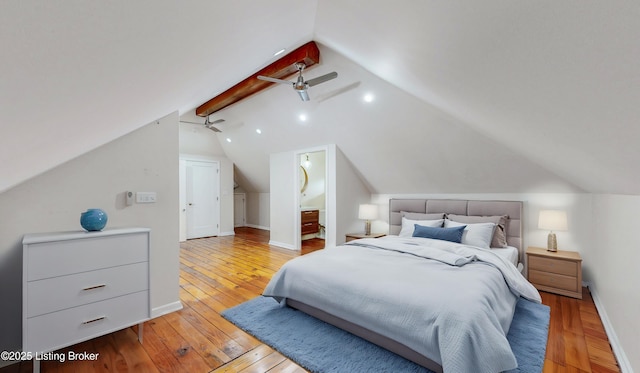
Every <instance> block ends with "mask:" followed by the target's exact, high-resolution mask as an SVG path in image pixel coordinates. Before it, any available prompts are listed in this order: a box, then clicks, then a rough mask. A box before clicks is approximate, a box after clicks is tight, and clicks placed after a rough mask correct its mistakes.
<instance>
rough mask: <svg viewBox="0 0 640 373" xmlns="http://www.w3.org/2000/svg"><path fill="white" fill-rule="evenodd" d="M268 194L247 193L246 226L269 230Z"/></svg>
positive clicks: (269, 209) (269, 197)
mask: <svg viewBox="0 0 640 373" xmlns="http://www.w3.org/2000/svg"><path fill="white" fill-rule="evenodd" d="M270 199H271V195H270V193H247V226H248V227H251V228H258V229H266V230H268V229H270V225H271V223H270V217H271V216H270V215H271V208H270V207H269V204H270V202H271V201H270Z"/></svg>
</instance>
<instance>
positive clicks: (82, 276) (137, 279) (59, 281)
mask: <svg viewBox="0 0 640 373" xmlns="http://www.w3.org/2000/svg"><path fill="white" fill-rule="evenodd" d="M148 268H149V266H148V263H147V262H142V263H135V264H129V265H125V266H118V267H112V268H105V269H99V270H95V271H91V272H82V273H77V274H73V275H67V276H60V277H53V278H48V279H44V280H38V281H30V282H28V283H27V302H26V305H27V309H26V310H23V312H26V314H27V317H33V316H38V315H42V314H45V313H49V312H54V311H59V310H62V309H65V308H71V307H76V306H80V305H83V304H87V303H93V302H97V301H101V300H105V299H109V298H114V297H117V296H120V295H124V294H130V293H135V292H139V291H143V290H147V289H148V288H149V269H148Z"/></svg>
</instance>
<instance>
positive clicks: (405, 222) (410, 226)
mask: <svg viewBox="0 0 640 373" xmlns="http://www.w3.org/2000/svg"><path fill="white" fill-rule="evenodd" d="M443 221H444V219H437V220H411V219H407V218H405V217H404V216H403V217H402V229H401V230H400V233H398V236H400V237H413V230H414V229H415V224H418V225H423V226H425V227H437V228H440V227H442V222H443Z"/></svg>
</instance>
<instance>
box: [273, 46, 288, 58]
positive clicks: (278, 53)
mask: <svg viewBox="0 0 640 373" xmlns="http://www.w3.org/2000/svg"><path fill="white" fill-rule="evenodd" d="M285 50H286V49H284V48H282V49H280V50H279V51H277V52H276V53H274V54H273V56H274V57H275V56H279V55H281V54H282V53H284V51H285Z"/></svg>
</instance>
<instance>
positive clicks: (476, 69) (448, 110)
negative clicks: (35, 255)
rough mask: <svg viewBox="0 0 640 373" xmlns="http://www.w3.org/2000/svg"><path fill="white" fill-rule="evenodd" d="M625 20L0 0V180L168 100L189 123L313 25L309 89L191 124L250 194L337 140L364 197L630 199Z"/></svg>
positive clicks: (540, 12) (631, 93) (577, 14)
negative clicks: (281, 158)
mask: <svg viewBox="0 0 640 373" xmlns="http://www.w3.org/2000/svg"><path fill="white" fill-rule="evenodd" d="M638 19H640V5H638V3H637V2H636V1H633V0H621V1H616V2H602V1H599V0H587V1H581V2H557V1H537V2H526V1H511V0H487V1H482V2H477V1H471V0H458V1H455V0H454V1H446V2H443V1H409V0H406V1H404V2H403V1H400V2H397V1H396V2H388V1H355V0H354V1H340V2H338V1H324V0H317V1H311V0H305V1H299V0H279V1H269V2H255V1H249V0H244V1H243V0H240V1H221V0H219V1H204V0H203V1H197V0H196V1H169V0H163V1H151V0H148V1H133V2H132V1H125V0H116V1H109V2H88V3H87V2H76V1H65V2H42V1H37V0H9V1H5V2H3V3H2V5H1V11H0V40H1V41H2V45H3V59H2V60H1V61H0V68H1V70H0V71H2V79H0V95H1V96H0V159H2V160H3V162H1V163H0V175H2V178H0V192H1V191H4V190H6V189H8V188H10V187H12V186H14V185H17V184H18V183H20V182H22V181H24V180H27V179H29V178H30V177H33V176H35V175H37V174H39V173H41V172H44V171H45V170H48V169H50V168H52V167H55V166H56V165H58V164H61V163H63V162H65V161H67V160H69V159H71V158H74V157H76V156H78V155H80V154H82V153H84V152H87V151H89V150H91V149H94V148H95V147H97V146H100V145H102V144H104V143H106V142H109V141H111V140H113V139H115V138H117V137H119V136H122V135H124V134H126V133H128V132H131V131H133V130H135V129H137V128H139V127H140V126H142V125H145V124H146V123H149V122H151V121H153V120H155V119H157V118H159V117H162V116H164V115H166V114H167V113H169V112H172V111H175V110H179V111H180V113H181V114H182V115H183V118H186V119H187V120H194V119H196V117H195V115H194V113H193V110H194V108H196V107H197V106H199V105H201V104H202V103H204V102H206V101H207V100H209V99H210V98H211V97H213V96H215V95H216V94H219V93H221V92H223V91H225V90H226V89H227V88H229V87H231V86H233V85H234V84H236V83H237V82H239V81H241V80H243V79H244V78H246V77H247V76H249V75H250V74H252V73H254V72H256V71H258V70H259V69H260V68H262V67H264V66H266V65H267V64H269V63H270V62H272V61H273V60H274V59H276V58H277V57H273V53H274V52H276V51H278V50H280V49H281V48H287V50H292V49H294V48H295V47H297V46H300V45H302V44H303V43H305V42H307V41H310V40H315V41H316V42H317V43H318V44H319V46H320V51H321V57H320V59H321V62H320V64H318V65H317V66H315V67H313V68H311V69H309V70H308V71H305V77H307V78H313V77H315V76H318V75H321V74H324V73H327V72H330V71H337V72H338V73H339V76H338V78H337V79H334V80H332V81H329V82H327V83H323V84H321V85H318V86H315V87H312V88H310V89H309V94H310V96H311V101H309V102H302V101H300V99H299V98H298V96H297V94H296V93H295V92H294V91H293V90H291V87H287V86H284V85H277V86H274V87H272V88H269V89H267V90H265V91H263V92H261V93H258V94H256V95H254V96H251V97H250V98H248V99H245V100H243V101H242V102H240V103H237V104H234V105H232V106H230V107H227V108H225V109H223V110H221V111H219V112H217V113H215V114H214V115H212V116H211V119H212V120H215V119H218V118H223V119H225V124H224V126H226V127H224V126H223V133H222V134H217V135H216V134H214V133H213V132H211V131H206V132H203V135H206V136H217V137H218V139H219V140H220V146H221V147H222V149H223V150H224V152H225V154H226V155H227V156H228V157H229V158H230V159H231V160H232V161H233V162H234V163H235V164H236V169H237V171H238V173H239V178H241V179H242V183H243V186H244V187H245V188H246V189H248V190H252V191H258V192H267V191H268V188H269V183H268V178H269V173H268V155H269V154H271V153H274V152H280V151H290V150H300V149H305V148H311V147H315V146H318V145H324V144H328V143H335V144H337V145H338V147H339V148H340V149H341V151H342V152H343V153H344V154H345V155H346V156H347V158H348V159H349V161H350V162H352V164H353V165H354V168H355V169H356V170H357V172H359V173H360V176H361V177H362V179H363V180H364V181H365V182H366V183H367V184H368V185H369V187H370V189H371V191H372V192H376V193H421V192H424V193H464V192H474V193H482V192H526V191H549V192H558V191H568V192H582V191H585V192H596V193H597V192H606V193H625V194H640V173H639V172H638V171H637V164H639V163H640V152H638V151H637V150H636V149H637V143H638V140H640V123H639V119H640V105H639V103H640V65H639V64H638V63H637V61H639V60H640V43H638V40H640V22H637V20H638ZM365 94H372V95H373V97H374V99H373V101H371V102H365V101H363V99H362V98H363V96H364V95H365ZM303 113H304V114H305V115H306V117H307V120H306V121H304V122H302V121H300V119H299V115H300V114H303ZM258 128H259V129H261V131H262V134H257V133H256V131H255V130H256V129H258ZM226 138H229V139H230V140H231V142H227V141H226Z"/></svg>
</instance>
